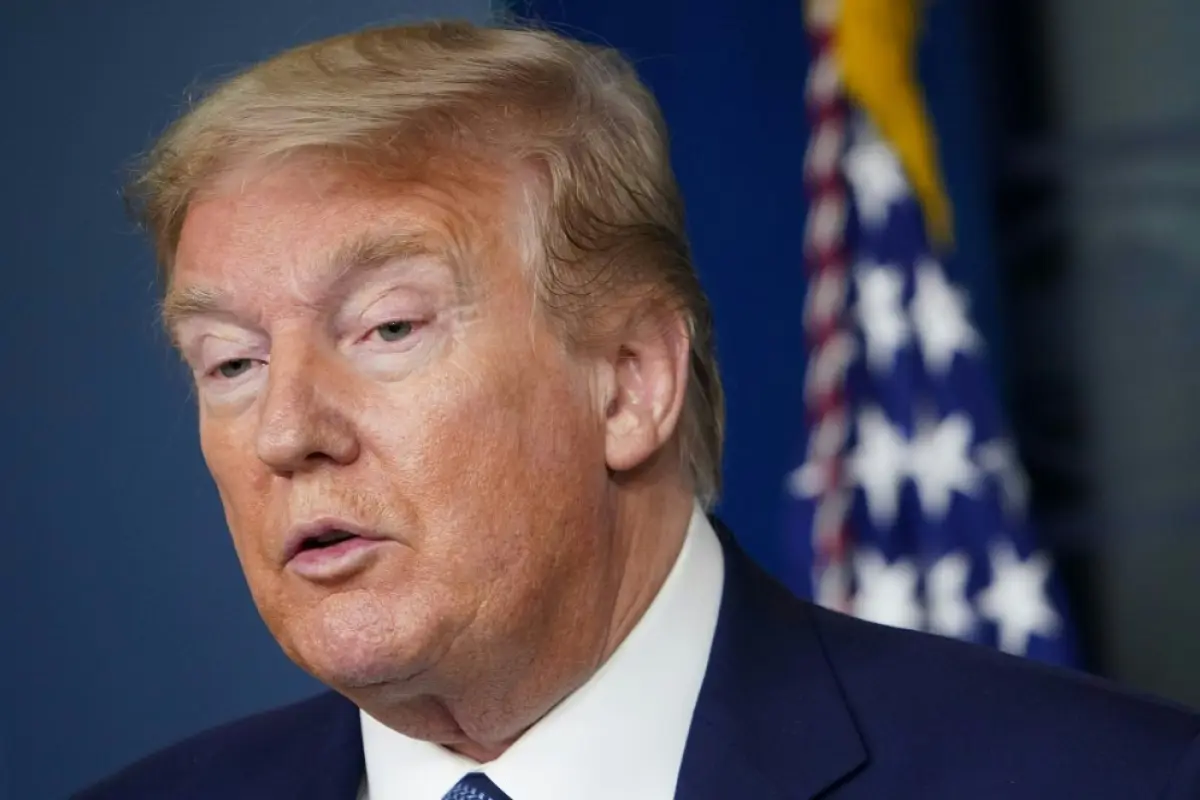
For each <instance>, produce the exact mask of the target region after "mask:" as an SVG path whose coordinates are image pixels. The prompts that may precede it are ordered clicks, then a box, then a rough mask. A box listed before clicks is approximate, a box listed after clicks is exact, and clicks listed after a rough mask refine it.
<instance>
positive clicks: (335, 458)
mask: <svg viewBox="0 0 1200 800" xmlns="http://www.w3.org/2000/svg"><path fill="white" fill-rule="evenodd" d="M514 205H515V204H514V203H513V202H512V201H511V195H510V194H509V193H508V192H507V188H506V185H505V183H504V182H503V181H501V180H500V179H498V178H495V177H493V179H492V180H487V179H485V176H483V175H482V174H480V175H473V176H469V177H463V175H461V174H460V175H458V176H457V178H455V179H454V180H450V179H449V178H446V177H439V176H438V175H436V174H435V175H428V176H425V177H424V178H423V179H422V180H421V181H419V182H418V181H413V182H411V183H406V184H397V183H392V184H391V185H387V186H384V185H381V184H380V183H378V182H374V181H370V180H367V179H364V178H363V177H361V176H355V175H354V174H350V173H347V172H337V171H334V170H332V169H331V168H330V167H329V166H328V165H327V164H323V163H320V162H314V161H311V160H310V161H297V162H295V163H292V164H290V165H286V166H284V167H281V168H279V169H277V170H275V171H273V172H270V173H265V174H258V175H256V174H253V173H245V174H243V175H240V176H233V177H232V178H230V179H229V180H226V181H224V182H223V184H222V185H221V186H220V187H218V191H216V192H215V193H214V194H213V195H211V196H209V197H207V198H206V199H204V200H203V201H201V202H199V203H197V204H195V205H193V207H192V208H191V209H190V210H189V212H188V215H187V218H186V221H185V224H184V227H183V231H182V237H181V240H180V244H179V248H178V251H177V261H176V267H175V279H174V283H173V287H172V292H171V296H170V297H169V298H168V300H167V307H168V315H170V314H172V313H174V314H175V315H176V319H175V321H174V322H173V323H172V326H173V328H174V330H175V333H176V338H177V340H178V342H179V345H180V347H181V349H182V351H183V353H184V355H185V357H186V359H187V361H188V363H189V364H190V366H191V367H192V369H193V371H194V374H195V378H196V385H197V394H198V400H199V411H200V431H201V445H202V449H203V452H204V457H205V460H206V461H207V463H208V467H209V469H210V471H211V472H212V475H213V477H214V479H215V481H216V485H217V488H218V490H219V492H220V496H221V501H222V503H223V504H224V507H225V513H226V518H227V520H228V523H229V527H230V530H231V531H232V534H233V539H234V544H235V546H236V549H237V553H238V557H239V559H240V560H241V563H242V567H243V569H244V571H245V574H246V578H247V581H248V582H249V586H250V589H251V591H252V594H253V596H254V599H255V602H256V604H257V605H258V608H259V610H260V612H261V613H262V616H263V618H264V619H265V621H266V623H267V625H268V626H269V628H270V630H271V631H272V633H273V634H274V635H275V637H276V638H277V639H278V640H279V641H280V643H281V644H282V646H283V647H284V649H285V650H286V651H287V652H288V654H289V655H290V656H291V657H292V658H293V659H294V660H296V661H297V662H298V663H299V664H300V665H301V666H303V667H305V668H306V669H307V670H309V671H310V672H312V673H313V674H315V675H316V676H317V677H318V678H320V679H321V680H323V681H325V682H326V683H329V684H330V685H333V686H335V687H337V688H341V689H343V690H345V691H347V692H348V693H351V694H353V692H354V690H355V689H356V688H361V687H366V686H373V685H378V684H382V683H387V684H389V685H391V686H392V687H396V686H399V687H411V688H412V690H413V691H420V692H425V691H432V690H440V689H446V687H453V686H454V685H455V682H456V681H462V682H466V681H468V680H473V679H477V678H478V674H477V673H478V672H479V671H480V670H487V669H496V668H499V667H498V665H502V664H519V663H522V661H526V662H527V661H528V659H529V658H532V657H533V656H534V655H535V654H537V653H538V652H539V650H540V649H541V648H544V647H547V646H550V645H549V644H548V643H547V642H544V641H543V639H546V638H549V637H551V636H552V632H553V631H555V630H561V629H562V624H563V618H564V615H570V617H571V618H574V619H588V618H589V615H597V616H598V617H602V616H603V614H602V613H599V612H601V611H602V609H600V608H599V606H600V605H602V604H603V603H606V602H609V600H610V594H611V592H610V591H609V587H608V584H609V582H610V581H611V580H612V578H611V564H610V563H609V559H610V558H611V545H610V543H609V542H608V539H607V538H606V537H607V536H608V531H607V530H606V526H607V524H608V523H607V520H608V511H607V497H608V492H609V489H608V483H607V476H606V470H605V450H604V441H605V440H604V435H605V433H604V413H603V408H602V403H601V402H598V401H597V399H596V394H597V393H596V391H595V390H594V387H595V381H593V380H592V379H591V377H590V376H591V375H592V373H591V372H589V370H590V369H591V367H590V366H589V365H588V363H587V362H586V361H582V360H578V359H576V358H574V357H572V356H570V355H568V354H566V352H565V351H564V349H563V347H562V346H561V345H560V344H559V343H558V341H557V340H556V338H555V337H554V335H553V334H552V333H551V332H550V331H549V329H548V328H547V326H546V325H545V324H544V323H543V322H542V321H541V317H540V316H539V314H538V313H537V311H536V309H535V306H534V301H533V291H532V288H531V284H530V280H529V276H528V271H527V270H526V269H525V268H524V267H523V265H522V264H521V261H520V255H519V248H518V247H517V246H516V244H515V242H516V241H519V237H518V236H516V235H515V227H516V224H517V221H516V220H515V219H514V212H512V210H511V209H512V208H513V206H514ZM350 534H355V536H354V537H353V538H349V539H345V538H344V537H346V536H349V535H350ZM343 539H344V540H343ZM582 627H586V626H582ZM583 635H584V634H583V633H582V632H581V633H580V636H583Z"/></svg>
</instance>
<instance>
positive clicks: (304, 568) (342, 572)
mask: <svg viewBox="0 0 1200 800" xmlns="http://www.w3.org/2000/svg"><path fill="white" fill-rule="evenodd" d="M386 544H387V542H386V541H385V540H382V539H363V538H361V537H357V536H356V537H354V538H353V539H347V540H346V541H344V542H338V543H337V544H334V545H330V546H329V547H316V548H313V549H311V550H301V551H300V552H299V553H297V554H296V555H294V556H292V560H291V561H289V562H288V569H290V570H291V571H292V572H294V573H296V574H297V575H299V576H300V577H302V578H307V579H309V580H312V581H335V580H344V579H345V578H348V577H350V576H352V575H354V574H355V573H357V572H360V571H361V570H363V569H365V568H366V567H367V566H368V565H369V564H370V562H371V560H372V559H373V558H374V556H375V553H376V551H378V550H379V549H380V548H381V547H383V546H384V545H386Z"/></svg>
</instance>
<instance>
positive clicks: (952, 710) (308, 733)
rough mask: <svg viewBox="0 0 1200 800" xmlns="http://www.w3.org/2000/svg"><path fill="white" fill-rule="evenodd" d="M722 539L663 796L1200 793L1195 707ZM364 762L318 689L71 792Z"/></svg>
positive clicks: (212, 790)
mask: <svg viewBox="0 0 1200 800" xmlns="http://www.w3.org/2000/svg"><path fill="white" fill-rule="evenodd" d="M722 538H723V542H724V546H725V559H726V578H725V592H724V597H723V599H722V601H721V612H720V619H719V622H718V624H717V632H716V638H715V640H714V643H713V650H712V653H711V656H710V658H709V664H708V671H707V674H706V676H705V679H704V684H703V687H702V689H701V692H700V698H699V701H698V703H697V707H696V711H695V715H694V718H693V722H692V728H691V732H690V735H689V738H688V743H687V748H686V750H685V753H684V758H683V765H682V768H681V770H680V776H679V785H678V791H677V794H676V796H677V797H678V798H680V800H728V799H730V798H733V799H736V800H740V799H741V798H752V799H753V800H785V799H786V800H813V799H814V798H822V799H823V800H824V799H825V798H829V799H830V800H867V799H868V798H869V799H870V800H879V799H880V798H891V799H893V800H908V799H911V800H994V799H998V798H1004V799H1005V800H1016V799H1017V798H1020V800H1042V799H1043V798H1046V799H1048V798H1056V800H1057V799H1062V800H1066V799H1067V798H1070V799H1071V800H1075V799H1076V798H1081V799H1082V798H1086V799H1087V800H1133V798H1145V800H1151V798H1155V799H1156V800H1200V717H1198V716H1197V715H1195V714H1193V713H1191V712H1188V711H1186V710H1184V709H1181V708H1176V707H1171V706H1169V705H1166V704H1163V703H1158V702H1155V701H1151V700H1147V699H1144V698H1140V697H1137V696H1134V695H1132V694H1130V693H1126V692H1122V691H1120V690H1118V689H1116V688H1114V687H1111V686H1108V685H1105V684H1103V683H1101V682H1099V681H1096V680H1092V679H1088V678H1084V677H1080V676H1076V675H1073V674H1068V673H1065V672H1061V671H1057V670H1052V669H1048V668H1046V667H1042V666H1039V665H1036V664H1033V663H1031V662H1026V661H1022V660H1018V659H1016V658H1012V657H1008V656H1004V655H1001V654H998V653H995V652H993V651H990V650H986V649H983V648H977V647H973V646H969V645H964V644H961V643H958V642H954V641H950V640H947V639H941V638H937V637H933V636H927V635H923V634H917V633H912V632H909V631H901V630H896V629H892V628H886V627H882V626H877V625H872V624H868V623H864V622H861V621H858V620H854V619H851V618H848V617H845V616H841V615H838V614H834V613H831V612H828V611H825V610H823V609H820V608H817V607H814V606H812V605H810V604H808V603H805V602H802V601H800V600H797V599H795V598H794V597H793V596H792V595H790V594H789V593H788V592H787V591H786V590H785V589H783V588H782V587H780V586H779V585H778V584H776V583H775V582H774V581H772V580H771V579H770V578H769V577H768V576H766V575H765V574H764V573H763V572H762V571H760V570H759V569H758V568H757V567H756V566H755V565H754V564H752V563H751V562H750V560H749V559H748V558H747V557H746V556H745V555H744V554H742V553H741V552H740V551H739V550H738V549H737V547H736V546H735V545H734V544H733V543H732V540H731V539H730V538H729V537H728V536H727V535H724V534H723V536H722ZM363 769H364V767H363V754H362V741H361V739H360V732H359V722H358V712H357V709H356V708H355V707H354V706H353V705H351V704H350V703H349V702H348V701H347V700H345V699H343V698H342V697H341V696H339V695H336V694H332V693H330V694H325V695H321V696H318V697H316V698H313V699H311V700H308V701H305V702H302V703H298V704H296V705H292V706H288V707H286V708H282V709H278V710H275V711H270V712H267V713H265V714H260V715H258V716H255V717H251V718H248V719H245V720H241V721H238V722H234V723H231V724H229V725H226V726H224V727H221V728H218V729H215V730H212V731H209V732H207V733H203V734H200V735H199V736H197V737H195V738H193V739H190V740H188V741H185V742H183V743H181V744H178V745H175V746H174V747H171V748H169V749H167V750H165V751H163V752H161V753H158V754H156V755H153V756H150V757H149V758H147V759H146V760H144V761H142V762H140V763H138V764H135V765H133V766H132V767H129V768H128V769H126V770H125V771H123V772H121V773H119V774H117V775H116V776H114V777H112V778H110V779H108V780H107V781H105V782H104V783H102V784H100V785H98V786H95V787H93V788H92V789H90V790H87V791H85V792H83V793H82V794H81V795H78V797H79V798H80V800H110V799H115V798H120V799H121V800H143V798H156V799H158V798H164V799H169V800H199V798H204V799H205V800H237V799H239V798H246V799H247V800H250V799H251V798H253V800H268V799H270V798H280V799H281V800H283V799H284V798H286V800H354V798H355V796H356V792H357V790H358V787H359V783H360V782H361V780H362V777H363ZM514 800H520V798H514ZM614 800H638V799H637V798H614Z"/></svg>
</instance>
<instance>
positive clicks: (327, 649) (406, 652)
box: [281, 590, 441, 690]
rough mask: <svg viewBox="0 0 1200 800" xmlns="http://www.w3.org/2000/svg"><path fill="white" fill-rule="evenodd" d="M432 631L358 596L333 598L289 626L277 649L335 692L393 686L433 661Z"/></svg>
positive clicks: (347, 594)
mask: <svg viewBox="0 0 1200 800" xmlns="http://www.w3.org/2000/svg"><path fill="white" fill-rule="evenodd" d="M436 627H437V626H436V625H428V624H422V620H420V619H419V618H418V616H417V615H412V614H404V613H403V612H399V610H398V609H395V608H394V607H392V606H390V605H388V604H387V603H385V602H383V601H382V600H381V599H380V598H379V597H377V596H375V595H374V594H373V593H371V592H369V591H362V590H359V591H350V592H341V593H337V594H334V595H331V596H329V597H327V598H325V599H324V600H322V601H321V602H320V603H318V604H317V605H316V606H314V607H312V608H309V609H307V610H305V611H304V612H301V613H300V614H299V615H298V616H297V617H294V618H293V619H291V620H288V621H287V622H286V623H285V625H284V628H285V631H284V632H285V634H286V635H285V636H283V637H281V643H282V644H283V645H284V650H285V651H286V652H287V654H288V655H289V656H290V657H291V658H292V660H293V661H295V662H296V663H297V664H298V665H299V666H300V667H301V668H302V669H303V670H304V671H306V672H308V673H309V674H310V675H312V676H313V677H315V678H316V679H317V680H319V681H321V682H322V683H324V684H326V685H328V686H330V687H332V688H334V689H339V690H353V689H359V688H365V687H370V686H378V685H380V684H389V685H393V686H395V685H398V684H403V683H405V682H407V681H409V680H411V679H412V678H414V677H416V676H418V675H419V674H421V673H422V672H424V671H425V670H426V669H428V668H429V665H430V664H431V663H432V662H433V661H434V660H436V656H437V655H438V653H439V652H440V651H441V648H440V647H439V646H438V645H439V641H438V640H439V639H440V638H441V637H439V636H438V635H437V633H438V632H437V630H436Z"/></svg>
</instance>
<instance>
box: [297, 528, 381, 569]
mask: <svg viewBox="0 0 1200 800" xmlns="http://www.w3.org/2000/svg"><path fill="white" fill-rule="evenodd" d="M334 531H345V532H346V533H349V534H352V535H354V536H358V537H360V538H362V539H375V540H379V539H386V538H387V537H386V536H384V535H383V534H381V533H379V532H378V531H373V530H371V529H370V528H367V527H364V526H362V525H359V524H358V523H357V522H351V521H350V520H348V519H342V518H340V517H318V518H316V519H313V520H311V521H309V522H302V523H298V524H296V525H293V526H292V528H291V529H290V530H289V531H288V537H287V544H286V545H285V547H284V551H283V562H284V563H285V564H286V563H287V562H289V561H291V560H292V559H293V558H294V557H295V556H296V554H297V553H299V552H300V550H301V549H303V547H304V543H305V542H306V541H308V540H309V539H315V538H317V537H318V536H324V535H325V534H327V533H333V532H334Z"/></svg>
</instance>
